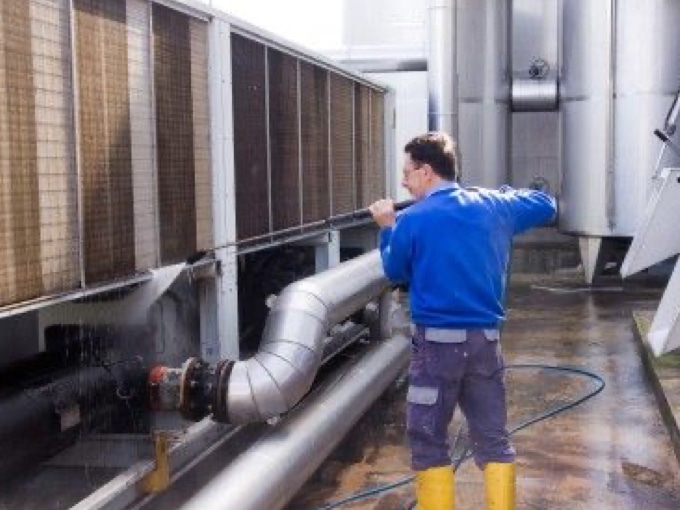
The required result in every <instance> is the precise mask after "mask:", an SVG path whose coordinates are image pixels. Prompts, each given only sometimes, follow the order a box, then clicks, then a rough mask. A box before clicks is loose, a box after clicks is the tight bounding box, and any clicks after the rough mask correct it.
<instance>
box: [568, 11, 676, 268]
mask: <svg viewBox="0 0 680 510" xmlns="http://www.w3.org/2000/svg"><path fill="white" fill-rule="evenodd" d="M678 26H680V2H677V1H669V0H611V1H609V0H608V1H592V0H568V1H564V2H563V36H562V62H563V69H562V73H561V74H562V81H561V95H560V101H561V111H562V122H561V124H562V137H561V138H562V158H563V166H562V191H561V201H560V220H559V223H560V228H561V229H562V230H563V231H564V232H567V233H573V234H578V235H581V236H588V237H587V238H586V239H592V240H594V241H595V242H596V243H598V247H596V249H595V250H594V251H598V250H599V242H600V240H601V238H602V237H620V236H623V237H626V236H632V235H633V233H634V231H635V228H636V223H637V221H638V218H640V217H641V215H642V212H643V210H644V207H645V204H646V202H647V195H648V190H649V188H650V183H651V180H652V175H653V173H654V169H655V164H656V160H657V157H658V153H659V149H660V143H659V141H658V140H656V139H655V138H654V136H653V131H654V129H655V128H659V127H662V126H663V122H664V118H665V116H666V112H667V111H668V108H669V107H670V105H671V102H672V100H673V96H674V93H675V91H676V90H677V87H678V78H679V77H680V59H678V48H679V47H680V32H678ZM582 244H583V243H582ZM590 251H591V253H592V252H593V250H590ZM593 256H594V255H593ZM584 262H586V261H584ZM586 265H587V263H586ZM591 276H592V275H591Z"/></svg>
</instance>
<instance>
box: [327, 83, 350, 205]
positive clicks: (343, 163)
mask: <svg viewBox="0 0 680 510" xmlns="http://www.w3.org/2000/svg"><path fill="white" fill-rule="evenodd" d="M330 80H331V84H330V88H331V101H330V103H331V104H330V116H331V119H330V125H331V146H330V151H331V155H330V164H331V179H332V181H331V182H332V190H333V201H332V203H333V210H332V214H334V215H336V214H343V213H348V212H351V211H352V210H353V209H354V153H353V150H352V147H353V135H352V131H353V127H352V126H353V121H352V115H353V113H352V112H353V108H354V105H353V99H352V98H353V92H352V91H353V90H354V84H353V82H352V81H351V80H349V79H347V78H344V77H342V76H340V75H337V74H334V73H331V78H330Z"/></svg>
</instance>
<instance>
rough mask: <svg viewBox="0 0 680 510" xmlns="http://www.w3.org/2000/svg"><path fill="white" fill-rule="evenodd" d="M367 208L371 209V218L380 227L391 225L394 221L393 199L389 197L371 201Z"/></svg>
mask: <svg viewBox="0 0 680 510" xmlns="http://www.w3.org/2000/svg"><path fill="white" fill-rule="evenodd" d="M368 210H369V211H371V214H372V215H373V219H374V220H375V222H376V223H377V224H378V225H379V226H381V227H393V226H394V224H395V223H396V215H395V213H394V201H393V200H391V199H389V198H384V199H382V200H378V201H377V202H373V204H371V206H370V207H369V208H368Z"/></svg>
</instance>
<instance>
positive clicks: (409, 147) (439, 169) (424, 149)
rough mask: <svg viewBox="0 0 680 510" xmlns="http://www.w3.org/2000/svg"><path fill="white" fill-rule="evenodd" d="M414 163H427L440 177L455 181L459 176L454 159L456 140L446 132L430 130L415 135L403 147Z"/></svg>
mask: <svg viewBox="0 0 680 510" xmlns="http://www.w3.org/2000/svg"><path fill="white" fill-rule="evenodd" d="M404 152H406V153H408V154H410V155H411V159H412V160H413V162H414V163H419V164H428V165H430V166H431V167H432V169H433V170H434V172H435V173H436V174H437V175H438V176H439V177H441V178H443V179H446V180H448V181H457V180H458V179H459V178H460V175H459V173H458V165H457V161H456V142H455V141H454V140H453V138H451V137H450V136H449V135H448V134H446V133H444V132H441V131H432V132H430V133H425V134H424V135H420V136H416V137H415V138H414V139H413V140H411V141H410V142H408V143H407V144H406V146H405V147H404Z"/></svg>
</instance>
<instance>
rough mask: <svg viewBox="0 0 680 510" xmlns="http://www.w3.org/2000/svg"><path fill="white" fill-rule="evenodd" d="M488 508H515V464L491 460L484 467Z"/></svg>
mask: <svg viewBox="0 0 680 510" xmlns="http://www.w3.org/2000/svg"><path fill="white" fill-rule="evenodd" d="M484 495H485V499H486V510H514V509H515V464H514V463H512V462H505V463H502V462H489V463H488V464H487V465H486V466H485V467H484Z"/></svg>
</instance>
